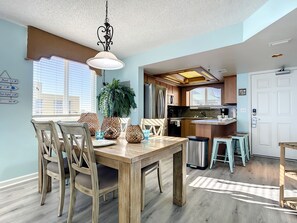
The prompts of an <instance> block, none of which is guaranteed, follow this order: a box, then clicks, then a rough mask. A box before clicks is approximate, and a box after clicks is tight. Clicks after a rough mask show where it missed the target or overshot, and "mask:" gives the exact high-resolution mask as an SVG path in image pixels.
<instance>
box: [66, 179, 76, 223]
mask: <svg viewBox="0 0 297 223" xmlns="http://www.w3.org/2000/svg"><path fill="white" fill-rule="evenodd" d="M75 201H76V189H75V185H74V180H71V182H70V201H69V211H68V219H67V223H71V222H72V218H73V213H74V206H75Z"/></svg>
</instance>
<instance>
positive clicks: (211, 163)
mask: <svg viewBox="0 0 297 223" xmlns="http://www.w3.org/2000/svg"><path fill="white" fill-rule="evenodd" d="M218 147H219V145H218V142H217V140H216V139H214V140H213V144H212V154H211V160H210V166H209V169H211V168H212V165H213V163H214V161H215V159H216V158H217V150H218Z"/></svg>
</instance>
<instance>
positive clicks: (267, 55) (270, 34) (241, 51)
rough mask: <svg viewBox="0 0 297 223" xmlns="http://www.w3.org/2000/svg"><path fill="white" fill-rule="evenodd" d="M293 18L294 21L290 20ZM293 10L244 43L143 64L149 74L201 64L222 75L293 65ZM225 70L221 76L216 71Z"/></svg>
mask: <svg viewBox="0 0 297 223" xmlns="http://www.w3.org/2000/svg"><path fill="white" fill-rule="evenodd" d="M293 21H295V22H293ZM296 21H297V9H295V10H294V11H292V12H290V13H289V14H288V15H286V16H284V17H283V18H281V19H280V20H278V21H276V22H275V23H273V24H272V25H270V26H269V27H267V28H266V29H264V30H262V31H261V32H260V33H258V34H256V35H255V36H253V37H252V38H250V39H249V40H247V41H246V42H244V43H241V44H237V45H233V46H229V47H224V48H220V49H216V50H211V51H207V52H202V53H198V54H193V55H189V56H185V57H180V58H176V59H172V60H168V61H163V62H160V63H155V64H150V65H147V66H145V71H146V72H147V73H150V74H161V73H166V72H170V71H175V70H180V69H183V68H191V67H197V66H203V67H205V68H207V69H208V68H210V71H211V73H212V74H214V75H215V76H216V77H217V78H219V79H221V78H222V76H227V75H232V74H238V73H246V72H255V71H262V70H272V69H277V68H280V67H281V66H283V65H284V66H286V67H297V25H296V24H297V23H296ZM284 39H291V41H290V42H289V43H285V44H280V45H276V46H271V47H270V46H269V44H268V43H270V42H274V41H279V40H284ZM277 53H282V54H283V56H282V57H278V58H272V57H271V56H272V55H273V54H277ZM222 69H225V70H226V71H227V72H226V73H224V74H223V75H222V74H220V72H218V71H220V70H222Z"/></svg>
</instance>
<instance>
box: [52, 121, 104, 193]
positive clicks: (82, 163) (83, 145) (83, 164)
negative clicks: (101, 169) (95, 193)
mask: <svg viewBox="0 0 297 223" xmlns="http://www.w3.org/2000/svg"><path fill="white" fill-rule="evenodd" d="M58 125H59V126H60V129H61V132H62V135H63V140H64V145H65V148H66V153H67V158H68V164H69V171H70V178H71V181H72V182H73V180H74V178H75V176H76V174H77V173H83V174H86V175H90V176H91V181H92V189H93V190H99V184H98V181H99V179H98V175H97V166H96V160H95V153H94V149H93V144H92V139H91V135H90V131H89V128H88V124H87V123H69V122H68V123H67V122H64V123H63V122H58Z"/></svg>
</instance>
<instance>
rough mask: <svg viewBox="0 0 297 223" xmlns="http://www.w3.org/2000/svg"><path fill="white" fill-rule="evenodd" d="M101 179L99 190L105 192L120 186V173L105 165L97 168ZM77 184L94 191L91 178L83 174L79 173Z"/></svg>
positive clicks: (76, 179) (76, 178)
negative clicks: (107, 189)
mask: <svg viewBox="0 0 297 223" xmlns="http://www.w3.org/2000/svg"><path fill="white" fill-rule="evenodd" d="M97 170H98V171H97V173H98V179H99V189H100V190H103V189H105V188H108V187H113V186H116V185H117V184H118V171H117V170H115V169H113V168H109V167H107V166H104V165H98V166H97ZM75 182H77V183H78V184H81V185H82V186H84V187H86V188H89V189H92V180H91V176H90V175H87V174H83V173H78V174H77V175H76V177H75Z"/></svg>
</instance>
